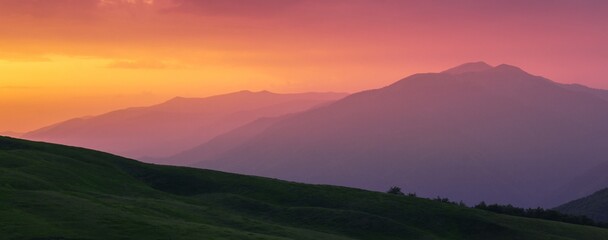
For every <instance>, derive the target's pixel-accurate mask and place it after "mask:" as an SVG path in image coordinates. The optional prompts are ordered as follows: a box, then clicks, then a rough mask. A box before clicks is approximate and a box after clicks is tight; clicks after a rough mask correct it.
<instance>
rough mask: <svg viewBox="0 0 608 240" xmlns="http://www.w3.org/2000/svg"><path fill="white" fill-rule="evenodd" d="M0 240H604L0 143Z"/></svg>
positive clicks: (465, 212) (401, 203) (374, 199)
mask: <svg viewBox="0 0 608 240" xmlns="http://www.w3.org/2000/svg"><path fill="white" fill-rule="evenodd" d="M0 199H1V201H0V235H1V236H2V238H3V239H121V238H128V239H311V240H312V239H344V240H347V239H524V240H525V239H564V240H565V239H608V230H606V229H600V228H594V227H587V226H579V225H571V224H564V223H559V222H550V221H543V220H535V219H524V218H517V217H510V216H505V215H498V214H494V213H490V212H486V211H481V210H476V209H469V208H463V207H458V206H455V205H451V204H445V203H439V202H434V201H430V200H425V199H419V198H413V197H405V196H395V195H390V194H384V193H377V192H369V191H364V190H357V189H350V188H344V187H333V186H321V185H317V186H315V185H305V184H298V183H290V182H285V181H279V180H273V179H266V178H260V177H250V176H243V175H235V174H228V173H222V172H215V171H209V170H199V169H190V168H180V167H170V166H159V165H151V164H144V163H141V162H137V161H133V160H129V159H125V158H121V157H117V156H114V155H110V154H106V153H101V152H96V151H91V150H86V149H81V148H74V147H66V146H60V145H53V144H46V143H36V142H29V141H24V140H17V139H12V138H5V137H0Z"/></svg>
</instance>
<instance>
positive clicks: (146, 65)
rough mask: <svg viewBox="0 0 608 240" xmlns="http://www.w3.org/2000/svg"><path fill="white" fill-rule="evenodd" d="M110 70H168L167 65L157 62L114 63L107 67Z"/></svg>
mask: <svg viewBox="0 0 608 240" xmlns="http://www.w3.org/2000/svg"><path fill="white" fill-rule="evenodd" d="M106 67H108V68H122V69H162V68H167V67H168V66H167V64H165V63H163V62H161V61H157V60H136V61H132V60H128V61H114V62H111V63H109V64H108V65H106Z"/></svg>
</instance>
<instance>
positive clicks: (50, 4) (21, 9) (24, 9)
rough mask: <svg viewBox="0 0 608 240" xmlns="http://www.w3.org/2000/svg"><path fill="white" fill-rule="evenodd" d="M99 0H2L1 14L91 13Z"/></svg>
mask: <svg viewBox="0 0 608 240" xmlns="http://www.w3.org/2000/svg"><path fill="white" fill-rule="evenodd" d="M97 5H98V0H52V1H50V0H0V14H2V15H27V16H33V17H49V16H61V17H73V16H80V17H82V16H87V15H90V14H91V13H92V12H93V11H94V10H95V9H96V8H97Z"/></svg>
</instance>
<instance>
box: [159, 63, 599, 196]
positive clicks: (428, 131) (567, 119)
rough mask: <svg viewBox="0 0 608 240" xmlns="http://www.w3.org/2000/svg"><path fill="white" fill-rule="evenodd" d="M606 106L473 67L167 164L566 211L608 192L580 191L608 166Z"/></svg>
mask: <svg viewBox="0 0 608 240" xmlns="http://www.w3.org/2000/svg"><path fill="white" fill-rule="evenodd" d="M606 96H608V91H605V90H600V89H593V88H588V87H585V86H581V85H572V84H561V83H556V82H553V81H551V80H549V79H546V78H544V77H541V76H535V75H532V74H529V73H527V72H525V71H523V70H522V69H520V68H518V67H515V66H510V65H505V64H503V65H498V66H490V65H488V64H486V63H483V62H475V63H468V64H464V65H461V66H458V67H455V68H452V69H449V70H446V71H443V72H440V73H422V74H415V75H412V76H409V77H407V78H405V79H402V80H400V81H398V82H395V83H394V84H391V85H389V86H386V87H383V88H380V89H374V90H368V91H363V92H359V93H355V94H352V95H349V96H348V97H345V98H343V99H340V100H338V101H335V102H333V103H329V104H326V105H324V106H321V107H318V108H315V109H311V110H308V111H304V112H300V113H294V114H291V115H289V116H283V117H279V118H270V119H262V120H259V121H256V122H252V123H250V124H248V125H245V126H243V127H241V128H237V129H234V130H233V131H231V132H229V133H227V134H224V135H220V136H218V137H216V138H214V139H212V140H210V141H208V142H206V143H204V144H201V145H199V146H198V147H195V148H192V149H190V150H187V151H184V152H182V153H180V154H178V155H176V156H174V157H169V158H168V159H165V160H164V161H163V162H165V163H171V162H176V163H181V164H184V163H185V164H188V163H190V164H191V165H192V166H196V167H200V168H209V169H216V170H222V171H229V172H235V173H242V174H250V175H258V176H266V177H273V178H279V179H285V180H291V181H299V182H306V183H317V184H335V185H343V186H350V187H357V188H364V189H370V190H383V189H386V188H387V187H388V186H393V185H398V186H402V187H403V188H404V189H406V190H407V191H410V192H416V193H418V194H419V195H422V196H428V197H433V196H437V195H440V196H445V197H449V198H450V199H456V200H463V201H465V202H467V203H470V204H474V203H478V202H479V201H482V200H483V201H487V202H492V203H501V204H515V205H518V206H522V207H537V206H542V207H554V206H557V205H559V204H562V203H564V202H567V201H570V200H573V199H576V198H580V197H583V196H586V195H588V194H590V193H592V192H594V191H597V190H599V189H600V188H603V187H605V186H606V185H604V186H600V185H601V184H596V185H593V187H590V188H587V189H572V186H575V185H576V182H577V181H579V179H581V176H584V175H585V174H587V173H588V172H590V171H594V169H595V168H597V166H600V165H602V164H604V163H606V159H608V151H607V150H606V147H605V146H606V142H608V124H606V123H608V101H607V98H606ZM195 161H199V162H198V163H193V162H195ZM607 184H608V182H607Z"/></svg>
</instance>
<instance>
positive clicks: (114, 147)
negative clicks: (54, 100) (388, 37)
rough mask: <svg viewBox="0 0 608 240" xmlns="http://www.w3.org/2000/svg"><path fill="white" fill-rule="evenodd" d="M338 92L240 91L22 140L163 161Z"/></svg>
mask: <svg viewBox="0 0 608 240" xmlns="http://www.w3.org/2000/svg"><path fill="white" fill-rule="evenodd" d="M344 96H345V94H342V93H300V94H276V93H271V92H267V91H261V92H250V91H241V92H235V93H230V94H224V95H217V96H212V97H207V98H181V97H178V98H174V99H171V100H169V101H167V102H165V103H162V104H158V105H154V106H149V107H138V108H129V109H123V110H118V111H114V112H110V113H107V114H103V115H99V116H95V117H89V118H77V119H72V120H69V121H65V122H61V123H58V124H55V125H52V126H49V127H45V128H42V129H39V130H36V131H32V132H29V133H26V134H25V135H23V136H22V137H23V138H26V139H31V140H40V141H47V142H54V143H61V144H67V145H74V146H81V147H87V148H92V149H96V150H102V151H107V152H110V153H114V154H119V155H123V156H129V157H134V158H142V157H146V156H147V157H161V156H169V155H173V154H176V153H178V152H181V151H183V150H186V149H189V148H192V147H195V146H197V145H199V144H201V143H204V142H207V141H208V140H210V139H212V138H213V137H215V136H217V135H220V134H222V133H225V132H228V131H230V130H232V129H234V128H237V127H240V126H242V125H244V124H247V123H249V122H251V121H254V120H256V119H258V118H261V117H276V116H280V115H283V114H288V113H294V112H298V111H304V110H307V109H309V108H312V107H314V106H317V105H319V104H323V103H327V102H328V101H333V100H337V99H339V98H342V97H344Z"/></svg>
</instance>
